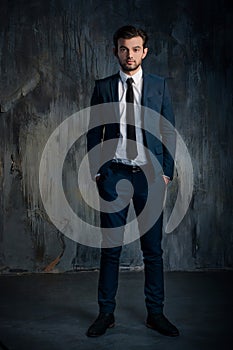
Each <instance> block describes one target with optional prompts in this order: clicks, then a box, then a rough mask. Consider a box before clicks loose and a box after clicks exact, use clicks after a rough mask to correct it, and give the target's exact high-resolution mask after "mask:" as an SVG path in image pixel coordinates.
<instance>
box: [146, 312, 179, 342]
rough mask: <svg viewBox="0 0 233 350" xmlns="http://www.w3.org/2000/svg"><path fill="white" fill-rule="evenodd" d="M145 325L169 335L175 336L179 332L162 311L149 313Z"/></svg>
mask: <svg viewBox="0 0 233 350" xmlns="http://www.w3.org/2000/svg"><path fill="white" fill-rule="evenodd" d="M146 326H147V327H149V328H152V329H154V330H156V331H158V332H159V333H161V334H163V335H168V336H170V337H177V336H178V335H179V334H180V333H179V331H178V329H177V328H176V327H175V326H174V325H173V324H172V323H171V322H170V321H168V319H167V318H166V317H165V316H164V314H162V313H161V314H149V315H148V317H147V320H146Z"/></svg>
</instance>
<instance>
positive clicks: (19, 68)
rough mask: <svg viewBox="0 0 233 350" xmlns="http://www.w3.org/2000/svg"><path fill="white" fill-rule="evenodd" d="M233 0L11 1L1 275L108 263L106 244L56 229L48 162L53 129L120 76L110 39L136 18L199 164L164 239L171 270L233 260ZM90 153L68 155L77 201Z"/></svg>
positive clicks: (1, 119) (5, 36)
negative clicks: (49, 203) (45, 189)
mask: <svg viewBox="0 0 233 350" xmlns="http://www.w3.org/2000/svg"><path fill="white" fill-rule="evenodd" d="M228 3H230V2H227V1H217V0H213V1H209V0H208V1H184V0H180V1H175V0H174V1H169V0H164V1H153V0H146V1H142V0H130V1H120V2H117V1H113V0H109V1H107V0H104V1H103V0H101V1H100V0H97V1H92V0H86V1H84V0H80V1H70V0H57V1H53V0H46V1H38V0H31V1H29V0H28V1H27V0H25V1H21V0H18V1H16V0H15V1H6V0H2V1H1V3H0V70H1V73H0V101H1V114H0V149H1V153H0V209H1V210H0V269H1V271H3V272H7V271H22V270H25V271H35V272H39V271H45V270H47V271H67V270H72V269H80V268H95V267H96V266H98V262H99V250H98V249H96V248H89V247H86V246H83V245H81V244H78V243H76V242H74V241H72V240H70V239H68V238H66V237H65V236H64V235H63V234H61V233H60V232H59V231H58V230H57V229H56V228H55V227H54V226H53V225H52V224H51V222H50V220H49V218H48V217H47V214H46V212H45V211H44V208H43V205H42V203H41V199H40V193H39V186H38V167H39V162H40V157H41V154H42V151H43V148H44V146H45V143H46V141H47V139H48V137H49V136H50V134H51V132H52V131H53V130H54V129H55V128H56V126H58V125H59V124H60V123H61V122H62V121H63V120H64V119H65V118H66V117H67V116H69V115H70V114H72V113H74V112H76V111H78V110H81V109H83V108H84V107H88V106H89V100H90V96H91V92H92V89H93V84H94V80H95V79H97V78H101V77H105V76H107V75H110V74H112V73H114V72H116V71H117V69H118V65H117V62H116V60H115V58H114V57H113V55H112V34H113V32H114V31H115V29H116V28H118V27H119V26H121V25H125V24H128V23H132V24H135V25H139V26H141V27H144V28H145V29H146V30H147V31H148V33H149V35H150V42H149V47H150V52H149V55H148V57H147V58H146V60H145V62H144V69H145V70H147V71H150V72H151V73H155V74H159V75H162V76H165V77H167V78H168V83H169V87H170V91H171V95H172V100H173V105H174V110H175V115H176V123H177V129H178V131H179V132H180V134H181V136H182V137H183V139H184V141H185V143H186V145H187V147H188V149H189V152H190V155H191V157H192V162H193V166H194V192H193V198H192V202H191V205H190V208H189V210H188V213H187V214H186V216H185V218H184V220H183V221H182V223H181V224H180V225H179V227H178V228H177V229H176V230H175V231H174V232H173V233H171V234H164V240H163V247H164V261H165V269H167V270H186V269H191V270H192V269H198V268H206V267H207V268H226V267H232V262H233V257H232V249H233V230H232V228H233V225H232V204H233V200H232V178H233V176H232V175H233V174H232V149H233V142H232V139H233V138H232V135H233V119H232V76H233V71H232V60H231V59H232V57H231V54H232V45H231V42H232V38H231V35H232V26H231V23H232V20H233V17H232V12H231V11H230V5H229V6H228ZM84 154H85V142H84V140H81V141H80V142H79V143H78V144H75V146H74V147H72V149H71V151H70V152H69V156H68V158H67V161H66V173H67V174H68V175H69V176H67V177H66V176H65V178H64V187H65V188H66V191H67V195H68V196H69V195H72V192H73V187H72V185H74V184H75V180H74V178H75V174H76V173H77V163H78V160H80V159H82V157H83V155H84ZM72 179H73V180H72ZM181 180H182V172H181V173H180V174H179V176H178V177H177V176H176V177H175V180H174V182H173V184H172V185H171V186H170V189H169V194H168V201H167V206H166V210H165V217H168V216H169V213H170V212H171V209H172V206H173V204H174V198H175V197H176V192H177V187H178V184H179V181H181ZM72 181H73V182H72ZM141 263H142V260H141V254H140V250H139V247H138V242H135V243H132V244H130V245H127V246H125V247H124V250H123V254H122V266H131V267H133V266H136V265H140V264H141ZM46 268H47V269H46Z"/></svg>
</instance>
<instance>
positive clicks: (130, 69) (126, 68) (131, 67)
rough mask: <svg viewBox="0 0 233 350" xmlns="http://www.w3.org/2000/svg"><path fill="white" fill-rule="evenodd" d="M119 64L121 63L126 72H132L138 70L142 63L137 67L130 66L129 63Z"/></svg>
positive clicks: (136, 65)
mask: <svg viewBox="0 0 233 350" xmlns="http://www.w3.org/2000/svg"><path fill="white" fill-rule="evenodd" d="M119 63H120V66H121V68H122V70H123V71H125V72H132V71H134V70H137V69H138V67H139V66H140V65H141V62H140V63H138V64H135V65H128V64H127V63H122V62H120V60H119Z"/></svg>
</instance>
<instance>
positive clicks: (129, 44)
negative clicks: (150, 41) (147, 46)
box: [118, 36, 143, 49]
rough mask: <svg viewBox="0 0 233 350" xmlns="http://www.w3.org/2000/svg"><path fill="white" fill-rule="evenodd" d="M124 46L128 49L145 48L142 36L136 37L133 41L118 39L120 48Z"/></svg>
mask: <svg viewBox="0 0 233 350" xmlns="http://www.w3.org/2000/svg"><path fill="white" fill-rule="evenodd" d="M121 46H124V47H126V48H128V49H130V48H133V47H136V46H140V47H143V40H142V38H141V37H140V36H135V37H134V38H131V39H123V38H119V39H118V47H121Z"/></svg>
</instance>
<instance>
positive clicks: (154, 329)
mask: <svg viewBox="0 0 233 350" xmlns="http://www.w3.org/2000/svg"><path fill="white" fill-rule="evenodd" d="M146 327H147V328H150V329H153V331H156V332H158V333H160V334H162V335H166V336H168V337H178V336H179V335H180V334H179V333H177V334H168V333H163V332H160V331H159V330H158V329H156V328H154V327H152V326H151V325H149V324H148V323H146Z"/></svg>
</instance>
